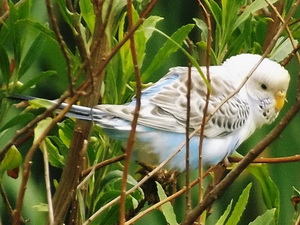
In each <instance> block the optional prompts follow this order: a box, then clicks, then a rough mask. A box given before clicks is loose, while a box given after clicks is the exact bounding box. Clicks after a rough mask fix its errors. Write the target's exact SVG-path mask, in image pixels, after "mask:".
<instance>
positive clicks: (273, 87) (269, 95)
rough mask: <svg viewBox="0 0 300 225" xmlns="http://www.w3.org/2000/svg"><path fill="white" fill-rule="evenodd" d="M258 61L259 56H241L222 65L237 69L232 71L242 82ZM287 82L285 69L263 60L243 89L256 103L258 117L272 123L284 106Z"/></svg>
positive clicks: (288, 77)
mask: <svg viewBox="0 0 300 225" xmlns="http://www.w3.org/2000/svg"><path fill="white" fill-rule="evenodd" d="M260 59H261V56H260V55H253V54H242V55H238V56H235V57H232V58H230V59H229V60H227V61H226V62H225V63H224V65H227V67H228V66H230V67H232V66H233V65H235V66H236V67H238V68H235V69H234V74H235V76H238V77H239V78H237V79H238V80H240V81H242V80H244V78H245V77H246V76H248V75H249V72H250V71H251V70H252V69H253V68H254V67H255V66H256V65H257V63H258V62H259V60H260ZM289 81H290V76H289V73H288V71H287V70H286V69H284V68H283V67H282V66H281V65H280V64H278V63H276V62H274V61H272V60H270V59H266V58H265V59H264V60H263V61H262V62H261V63H260V64H259V66H258V67H257V68H256V69H255V71H254V72H253V74H252V75H251V77H250V78H249V80H248V81H247V82H246V84H245V89H246V91H247V94H248V96H249V97H250V98H251V99H250V100H251V101H252V102H253V101H254V103H256V106H258V107H259V108H258V111H259V113H260V115H262V116H263V117H264V118H266V119H267V122H269V123H270V122H272V121H273V120H274V119H275V118H276V116H277V113H278V112H279V111H280V110H281V109H282V107H283V106H284V103H285V100H286V93H287V89H288V85H289Z"/></svg>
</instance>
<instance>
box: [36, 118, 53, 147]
mask: <svg viewBox="0 0 300 225" xmlns="http://www.w3.org/2000/svg"><path fill="white" fill-rule="evenodd" d="M51 122H52V118H50V117H48V118H46V119H44V120H42V121H40V122H39V123H38V124H37V126H36V128H35V129H34V139H33V143H35V142H36V141H37V140H38V139H39V138H40V137H41V136H42V135H43V132H44V131H45V130H46V129H47V128H48V126H49V125H50V123H51Z"/></svg>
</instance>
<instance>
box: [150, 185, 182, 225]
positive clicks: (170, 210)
mask: <svg viewBox="0 0 300 225" xmlns="http://www.w3.org/2000/svg"><path fill="white" fill-rule="evenodd" d="M155 183H156V187H157V194H158V196H159V199H160V201H162V200H164V199H166V198H167V195H166V193H165V191H164V189H163V188H162V186H161V184H160V183H158V182H155ZM161 209H162V212H163V214H164V216H165V218H166V221H167V222H168V223H169V224H174V225H175V224H178V223H177V220H176V215H175V213H174V207H173V206H172V204H171V202H167V203H165V204H163V205H162V206H161Z"/></svg>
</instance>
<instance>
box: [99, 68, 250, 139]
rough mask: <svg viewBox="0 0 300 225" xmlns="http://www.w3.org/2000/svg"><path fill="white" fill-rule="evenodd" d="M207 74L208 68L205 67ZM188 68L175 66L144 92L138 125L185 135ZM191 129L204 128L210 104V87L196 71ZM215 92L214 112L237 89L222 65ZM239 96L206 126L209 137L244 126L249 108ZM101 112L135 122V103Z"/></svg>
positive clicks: (214, 81) (214, 72) (213, 74)
mask: <svg viewBox="0 0 300 225" xmlns="http://www.w3.org/2000/svg"><path fill="white" fill-rule="evenodd" d="M203 70H204V72H205V68H203ZM187 75H188V72H187V68H185V67H175V68H172V69H171V70H170V72H169V73H168V74H167V75H166V76H165V77H164V78H162V79H161V80H160V81H158V82H157V83H156V84H154V85H153V86H152V87H150V88H148V89H146V90H144V91H143V93H142V105H141V110H140V112H139V120H138V123H139V124H140V125H144V126H147V127H152V128H155V129H159V130H165V131H171V132H177V133H184V132H185V131H186V128H185V126H186V117H187V94H186V93H187V77H188V76H187ZM191 76H192V83H191V108H190V128H191V130H193V129H196V128H197V127H199V126H200V124H201V122H202V118H203V109H204V107H205V102H206V93H207V87H206V85H205V83H204V82H203V80H202V78H201V77H200V75H199V73H198V72H197V70H196V69H194V68H193V69H192V73H191ZM210 76H211V87H212V93H211V95H210V101H209V105H208V113H211V112H212V111H213V110H214V109H215V107H217V106H218V105H219V104H220V102H221V101H222V100H223V99H224V98H225V97H226V96H227V95H229V94H230V93H231V92H232V91H234V90H235V88H236V86H237V85H235V84H234V81H232V82H231V81H230V77H229V76H228V75H227V74H226V71H223V70H222V67H221V66H215V67H211V69H210ZM241 96H242V95H241V94H238V95H236V96H234V97H233V98H231V99H230V100H229V101H227V102H226V103H225V104H223V106H222V107H221V108H220V109H219V110H218V111H217V112H216V113H215V114H214V115H213V117H212V118H211V120H210V121H209V122H208V123H207V124H206V126H205V136H208V137H216V136H222V135H225V134H228V133H231V132H233V131H235V130H237V129H239V128H240V127H241V126H243V125H244V123H245V121H246V120H247V118H248V115H249V106H248V104H247V103H246V102H245V101H244V99H243V98H242V97H241ZM99 107H100V109H101V110H104V111H105V112H107V113H109V114H111V115H114V116H116V117H119V118H123V119H125V120H132V118H133V112H134V108H135V100H133V101H132V102H131V103H129V104H127V105H119V106H113V105H100V106H99Z"/></svg>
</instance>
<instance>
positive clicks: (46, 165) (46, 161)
mask: <svg viewBox="0 0 300 225" xmlns="http://www.w3.org/2000/svg"><path fill="white" fill-rule="evenodd" d="M41 145H42V152H43V158H44V169H45V174H44V176H45V184H46V193H47V202H48V218H49V225H53V223H54V216H53V204H52V195H51V185H50V172H49V159H48V149H47V147H46V144H45V141H43V142H42V143H41Z"/></svg>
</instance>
